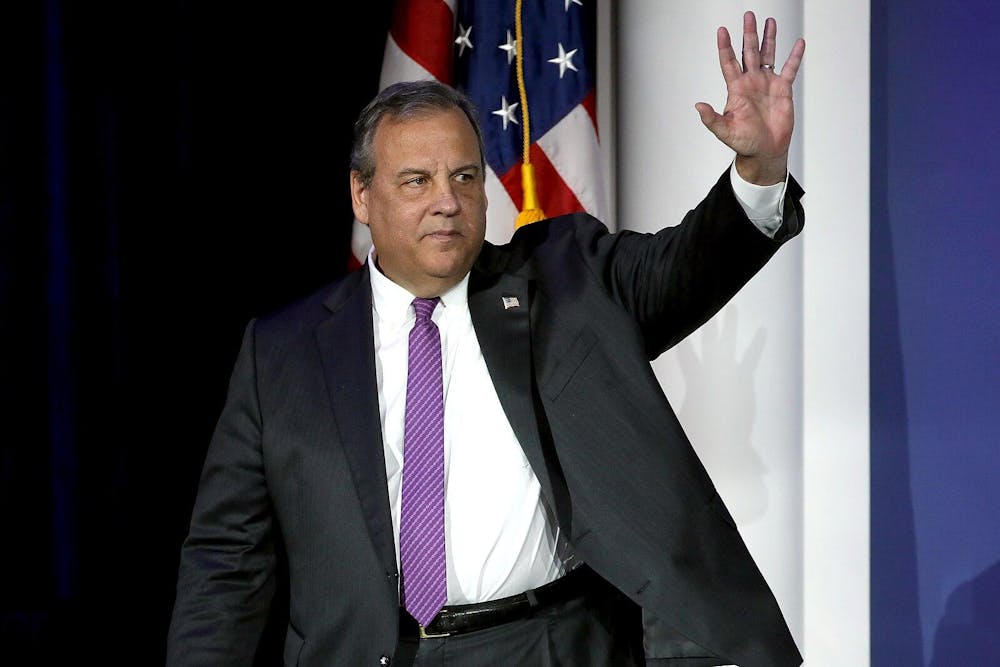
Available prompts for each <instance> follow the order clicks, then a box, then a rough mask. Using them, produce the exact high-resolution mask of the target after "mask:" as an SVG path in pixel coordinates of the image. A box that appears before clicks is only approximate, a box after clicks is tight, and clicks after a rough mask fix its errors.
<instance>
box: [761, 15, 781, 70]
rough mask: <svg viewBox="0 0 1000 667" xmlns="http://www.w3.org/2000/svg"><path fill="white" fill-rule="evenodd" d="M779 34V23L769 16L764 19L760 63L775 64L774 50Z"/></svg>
mask: <svg viewBox="0 0 1000 667" xmlns="http://www.w3.org/2000/svg"><path fill="white" fill-rule="evenodd" d="M777 36H778V23H777V22H776V21H775V20H774V19H772V18H769V19H767V20H766V21H764V41H763V43H762V44H761V46H760V64H761V65H773V64H774V63H775V60H774V50H775V45H776V43H777Z"/></svg>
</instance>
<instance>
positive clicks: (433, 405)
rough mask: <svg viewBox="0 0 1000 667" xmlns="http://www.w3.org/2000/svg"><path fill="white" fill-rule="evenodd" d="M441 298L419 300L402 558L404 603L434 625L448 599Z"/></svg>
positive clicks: (409, 392)
mask: <svg viewBox="0 0 1000 667" xmlns="http://www.w3.org/2000/svg"><path fill="white" fill-rule="evenodd" d="M438 301H439V299H437V298H435V299H414V300H413V309H414V311H416V314H417V321H416V322H414V324H413V329H411V330H410V352H409V362H408V370H407V377H406V423H405V426H404V428H405V430H404V435H403V500H402V510H401V514H402V516H401V517H400V522H399V523H400V525H399V560H400V565H401V566H402V570H403V604H404V606H405V607H406V610H407V611H409V612H410V614H411V615H412V616H413V618H415V619H417V622H418V623H420V624H421V625H424V626H426V625H429V624H430V622H431V621H432V620H434V616H436V615H437V613H438V611H440V610H441V607H442V606H444V603H445V602H446V600H447V597H448V579H447V574H446V572H445V555H444V554H445V552H444V392H443V390H442V385H441V338H440V336H439V335H438V328H437V325H436V324H434V322H432V321H431V313H433V312H434V308H435V306H437V304H438Z"/></svg>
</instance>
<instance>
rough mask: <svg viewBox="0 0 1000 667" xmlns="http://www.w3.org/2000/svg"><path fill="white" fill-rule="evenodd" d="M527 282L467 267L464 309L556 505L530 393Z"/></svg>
mask: <svg viewBox="0 0 1000 667" xmlns="http://www.w3.org/2000/svg"><path fill="white" fill-rule="evenodd" d="M480 264H485V262H481V263H480ZM531 288H532V283H531V281H530V280H529V279H527V278H524V277H521V276H517V275H513V274H506V273H489V272H483V271H481V270H479V269H473V271H472V275H471V276H470V279H469V312H470V313H471V314H472V323H473V325H474V327H475V330H476V336H477V338H478V339H479V347H480V349H482V351H483V359H485V361H486V368H487V369H488V370H489V373H490V377H491V378H492V379H493V386H494V388H495V389H496V392H497V397H498V398H499V399H500V404H501V405H502V406H503V409H504V412H505V413H506V415H507V419H508V420H509V421H510V425H511V427H512V428H513V429H514V434H515V435H516V436H517V439H518V441H519V442H520V444H521V448H522V449H523V450H524V454H525V456H526V457H527V459H528V462H529V463H530V464H531V467H532V469H533V470H534V472H535V476H536V477H538V481H539V483H540V484H541V489H542V495H543V496H544V498H545V500H546V502H548V503H549V506H550V507H556V505H555V503H554V502H553V494H552V482H551V480H550V479H549V474H548V467H547V466H546V464H545V455H544V452H543V450H542V445H541V441H540V439H539V435H538V420H537V418H536V415H535V406H534V400H533V398H532V396H533V388H532V369H531V323H530V315H531Z"/></svg>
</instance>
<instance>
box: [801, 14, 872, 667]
mask: <svg viewBox="0 0 1000 667" xmlns="http://www.w3.org/2000/svg"><path fill="white" fill-rule="evenodd" d="M869 12H870V10H869V3H868V1H867V0H861V1H859V0H851V1H850V2H833V1H832V0H826V1H823V2H810V3H806V4H805V15H804V18H805V31H806V33H805V34H806V42H807V46H806V58H805V68H804V69H805V72H804V73H805V75H806V81H805V84H806V85H805V88H804V93H805V94H804V95H803V96H802V99H803V101H804V105H805V123H804V124H803V125H801V126H800V127H802V129H803V130H804V131H803V137H804V149H805V174H806V176H807V177H808V180H809V185H808V187H807V188H806V191H807V192H808V193H809V194H808V195H807V204H806V210H807V213H806V219H807V223H806V232H805V234H804V235H803V242H804V243H803V251H804V259H803V268H804V271H803V288H804V305H805V310H804V314H805V329H804V340H805V347H804V350H803V361H804V379H805V396H804V405H803V409H804V423H803V426H804V431H803V435H804V444H805V447H804V456H803V463H804V466H803V479H804V485H805V486H804V488H805V512H804V517H805V535H804V537H805V552H804V553H805V589H804V594H805V596H804V601H805V640H806V664H807V665H809V666H810V667H814V666H817V667H818V666H822V667H826V666H827V665H829V666H831V667H833V666H840V665H859V666H862V667H863V666H864V665H868V664H869V661H870V629H869V627H870V626H869V558H870V555H869V513H870V502H869V498H870V495H869V479H870V477H869V465H868V461H869V410H868V406H869V400H868V399H869V377H868V369H869V366H868V349H869V348H868V332H869V322H868V303H869V298H868V295H869V280H868V266H869V265H868V239H869V236H868V235H869V231H868V227H869V224H868V223H869V210H870V208H869V151H870V148H869V90H870V88H869V86H870V76H869V72H870V65H869V53H870V51H869V34H870V13H869Z"/></svg>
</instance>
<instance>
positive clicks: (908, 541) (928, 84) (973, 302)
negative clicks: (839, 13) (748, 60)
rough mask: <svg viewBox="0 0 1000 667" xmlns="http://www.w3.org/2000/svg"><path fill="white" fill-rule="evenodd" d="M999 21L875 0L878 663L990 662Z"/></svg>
mask: <svg viewBox="0 0 1000 667" xmlns="http://www.w3.org/2000/svg"><path fill="white" fill-rule="evenodd" d="M998 28H1000V5H998V4H997V3H995V2H992V1H991V0H975V1H972V2H964V3H959V4H950V5H949V4H944V5H943V4H941V3H939V2H931V1H930V0H915V2H906V3H899V2H897V3H892V2H888V1H887V0H875V1H874V2H873V3H872V147H871V150H872V210H871V214H872V218H871V397H872V398H871V401H872V442H871V463H872V468H871V470H872V473H871V474H872V491H871V493H872V499H871V502H872V523H871V531H872V533H871V540H872V542H871V556H872V568H871V576H872V615H871V635H872V664H873V665H876V666H878V667H883V666H884V667H890V666H896V665H942V666H943V665H998V664H1000V400H998V397H997V392H998V389H1000V299H998V296H1000V213H998V210H1000V208H998V204H997V202H996V201H995V200H996V196H997V192H998V189H1000V112H998V111H997V104H996V102H997V100H1000V70H998V64H997V63H1000V41H998V40H997V35H996V33H997V29H998ZM814 55H815V54H814Z"/></svg>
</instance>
